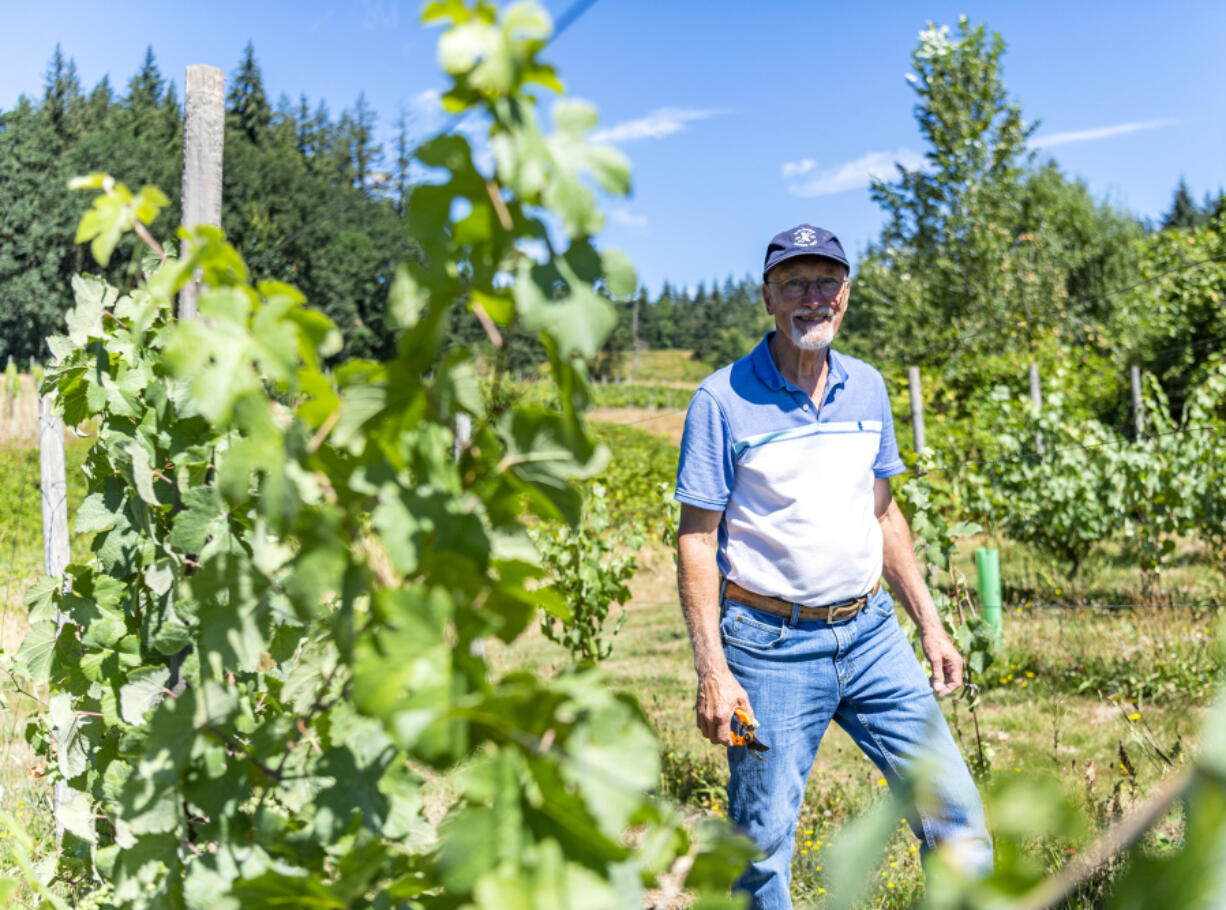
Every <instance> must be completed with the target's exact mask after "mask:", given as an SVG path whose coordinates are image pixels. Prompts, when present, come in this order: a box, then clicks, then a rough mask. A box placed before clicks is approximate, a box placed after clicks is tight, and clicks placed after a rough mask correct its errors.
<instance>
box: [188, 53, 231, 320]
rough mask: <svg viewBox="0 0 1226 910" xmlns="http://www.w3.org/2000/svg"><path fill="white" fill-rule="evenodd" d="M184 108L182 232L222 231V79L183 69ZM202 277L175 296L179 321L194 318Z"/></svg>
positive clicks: (213, 72)
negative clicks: (207, 228) (207, 227)
mask: <svg viewBox="0 0 1226 910" xmlns="http://www.w3.org/2000/svg"><path fill="white" fill-rule="evenodd" d="M184 94H185V97H184V102H183V226H184V227H185V228H187V229H188V230H189V231H190V230H191V229H192V228H194V227H196V226H197V225H200V224H211V225H213V226H214V227H221V165H222V148H223V145H224V140H225V128H226V108H225V77H224V76H222V73H221V70H219V69H217V68H216V67H213V66H203V65H200V64H196V65H193V66H189V67H188V68H187V81H186V90H185V93H184ZM199 296H200V276H199V275H197V276H196V277H195V279H194V280H193V281H191V282H189V283H188V284H186V285H184V287H183V290H182V291H180V292H179V318H180V319H195V318H196V299H197V298H198V297H199Z"/></svg>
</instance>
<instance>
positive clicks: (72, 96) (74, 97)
mask: <svg viewBox="0 0 1226 910" xmlns="http://www.w3.org/2000/svg"><path fill="white" fill-rule="evenodd" d="M82 108H83V103H82V99H81V83H80V81H79V80H78V78H77V64H76V63H75V62H74V61H73V60H72V59H71V58H69V59H67V60H66V59H65V58H64V53H63V51H61V50H60V46H59V45H58V44H57V45H56V46H55V53H54V54H52V56H51V63H50V64H49V65H48V67H47V72H46V73H45V75H44V76H43V104H42V111H43V113H44V114H45V115H46V116H47V118H48V119H49V121H50V124H51V130H52V133H53V134H54V135H55V137H56V140H57V145H58V147H59V148H61V149H62V148H64V147H66V146H67V145H69V144H71V142H72V141H73V140H75V139H76V138H77V136H79V135H80V129H81V115H82V113H83V111H82Z"/></svg>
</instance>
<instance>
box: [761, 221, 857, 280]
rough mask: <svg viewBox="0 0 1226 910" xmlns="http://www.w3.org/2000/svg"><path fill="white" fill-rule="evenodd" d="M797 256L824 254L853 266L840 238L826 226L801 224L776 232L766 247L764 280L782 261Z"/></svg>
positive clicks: (849, 266) (763, 269) (843, 263)
mask: <svg viewBox="0 0 1226 910" xmlns="http://www.w3.org/2000/svg"><path fill="white" fill-rule="evenodd" d="M797 256H824V257H826V258H827V259H833V260H834V261H835V262H838V263H840V264H842V265H845V266H847V268H848V269H850V268H851V263H850V262H848V261H847V256H846V254H845V253H844V252H843V245H842V244H841V243H839V238H838V237H835V236H834V234H832V233H830V232H829V231H827V230H826V229H824V228H818V227H813V225H811V224H800V225H797V226H796V227H794V228H792V229H791V230H788V231H784V232H783V233H781V234H776V235H775V236H774V237H772V238H771V242H770V245H769V246H767V248H766V263H765V264H764V265H763V266H762V280H763V281H765V280H766V274H767V272H769V271H770V270H771V269H773V268H774V267H775V266H777V265H778V264H779V263H781V262H785V261H786V260H788V259H795V258H796V257H797Z"/></svg>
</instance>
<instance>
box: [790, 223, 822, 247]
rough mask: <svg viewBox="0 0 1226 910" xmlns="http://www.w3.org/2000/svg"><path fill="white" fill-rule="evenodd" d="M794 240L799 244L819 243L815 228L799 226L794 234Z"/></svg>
mask: <svg viewBox="0 0 1226 910" xmlns="http://www.w3.org/2000/svg"><path fill="white" fill-rule="evenodd" d="M792 242H793V243H795V244H796V245H797V246H813V245H814V244H815V243H817V232H816V231H815V230H813V228H807V227H802V228H797V229H796V231H795V232H794V233H793V234H792Z"/></svg>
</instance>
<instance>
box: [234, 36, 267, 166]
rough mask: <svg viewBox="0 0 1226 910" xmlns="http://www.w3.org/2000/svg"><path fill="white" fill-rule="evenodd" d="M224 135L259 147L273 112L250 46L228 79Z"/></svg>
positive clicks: (249, 44)
mask: <svg viewBox="0 0 1226 910" xmlns="http://www.w3.org/2000/svg"><path fill="white" fill-rule="evenodd" d="M226 114H227V118H226V119H227V122H226V132H227V134H228V133H229V132H231V131H232V130H236V131H238V132H240V133H242V134H243V135H244V136H245V137H246V138H247V141H249V142H252V143H255V144H257V145H258V144H259V143H260V141H261V140H262V139H263V135H264V131H265V130H267V129H268V125H269V122H270V121H271V119H272V112H271V110H270V109H269V107H268V98H267V96H266V95H265V94H264V80H263V77H262V76H261V75H260V67H259V64H257V63H256V62H255V48H254V47H253V46H252V44H251V42H250V41H248V42H247V46H246V47H245V48H244V49H243V59H242V61H241V62H240V63H239V65H238V69H237V70H235V71H234V73H233V75H231V76H230V91H229V92H228V93H227V95H226Z"/></svg>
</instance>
